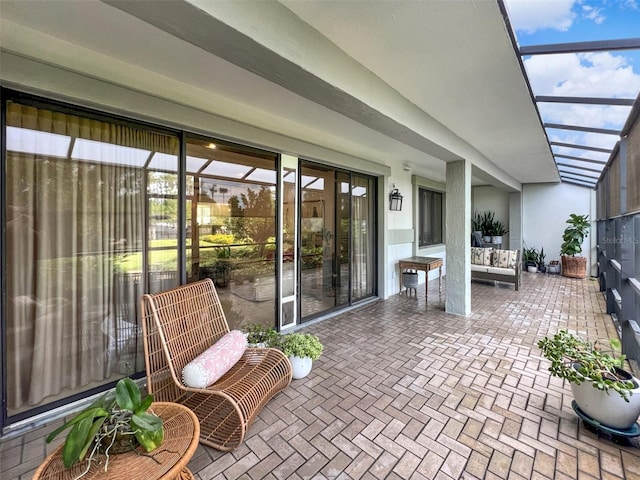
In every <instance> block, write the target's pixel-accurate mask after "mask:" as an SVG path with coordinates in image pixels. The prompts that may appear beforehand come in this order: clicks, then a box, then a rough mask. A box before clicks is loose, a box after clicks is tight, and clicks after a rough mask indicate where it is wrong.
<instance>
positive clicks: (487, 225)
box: [480, 211, 495, 243]
mask: <svg viewBox="0 0 640 480" xmlns="http://www.w3.org/2000/svg"><path fill="white" fill-rule="evenodd" d="M494 217H495V212H490V211H485V212H482V215H481V217H480V218H481V225H482V235H483V240H484V242H485V243H490V242H491V235H493V221H494Z"/></svg>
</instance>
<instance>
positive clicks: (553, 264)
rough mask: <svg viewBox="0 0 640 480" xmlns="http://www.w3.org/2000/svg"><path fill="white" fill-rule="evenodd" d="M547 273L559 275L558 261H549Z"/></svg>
mask: <svg viewBox="0 0 640 480" xmlns="http://www.w3.org/2000/svg"><path fill="white" fill-rule="evenodd" d="M547 268H548V270H549V273H560V261H559V260H551V261H550V262H549V265H548V266H547Z"/></svg>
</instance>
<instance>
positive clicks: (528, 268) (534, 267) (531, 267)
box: [527, 265, 538, 273]
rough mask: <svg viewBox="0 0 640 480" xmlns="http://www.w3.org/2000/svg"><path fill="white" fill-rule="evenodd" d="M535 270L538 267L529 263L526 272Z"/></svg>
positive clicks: (534, 271)
mask: <svg viewBox="0 0 640 480" xmlns="http://www.w3.org/2000/svg"><path fill="white" fill-rule="evenodd" d="M537 271H538V267H536V266H532V265H529V266H528V267H527V272H529V273H536V272H537Z"/></svg>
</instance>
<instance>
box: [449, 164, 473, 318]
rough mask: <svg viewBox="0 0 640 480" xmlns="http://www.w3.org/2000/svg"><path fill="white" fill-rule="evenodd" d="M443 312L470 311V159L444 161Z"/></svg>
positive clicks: (464, 313)
mask: <svg viewBox="0 0 640 480" xmlns="http://www.w3.org/2000/svg"><path fill="white" fill-rule="evenodd" d="M445 232H446V233H445V238H446V246H447V257H446V258H447V262H446V264H447V275H446V286H447V291H446V301H445V311H446V312H447V313H453V314H455V315H463V316H465V317H466V316H468V315H469V314H470V313H471V162H470V161H468V160H460V161H456V162H448V163H447V194H446V215H445Z"/></svg>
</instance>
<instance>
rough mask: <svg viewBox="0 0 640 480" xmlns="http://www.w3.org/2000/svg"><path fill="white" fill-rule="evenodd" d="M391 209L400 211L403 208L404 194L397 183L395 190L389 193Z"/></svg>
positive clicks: (394, 186) (394, 185)
mask: <svg viewBox="0 0 640 480" xmlns="http://www.w3.org/2000/svg"><path fill="white" fill-rule="evenodd" d="M389 210H391V211H393V212H399V211H401V210H402V195H401V194H400V192H399V191H398V189H397V188H396V184H395V183H394V184H393V190H391V193H390V194H389Z"/></svg>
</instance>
